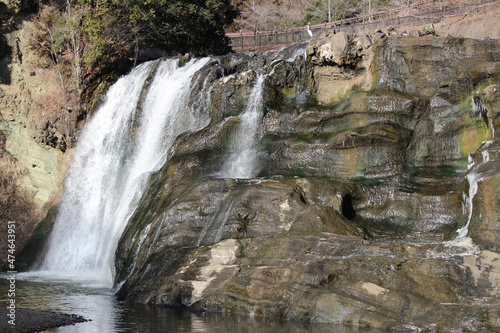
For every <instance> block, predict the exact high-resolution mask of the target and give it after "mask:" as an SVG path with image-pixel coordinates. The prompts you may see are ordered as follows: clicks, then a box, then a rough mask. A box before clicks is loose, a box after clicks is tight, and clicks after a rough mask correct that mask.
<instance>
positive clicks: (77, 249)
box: [39, 58, 209, 285]
mask: <svg viewBox="0 0 500 333" xmlns="http://www.w3.org/2000/svg"><path fill="white" fill-rule="evenodd" d="M208 61H209V59H208V58H205V59H199V60H192V61H190V62H189V63H187V64H185V65H184V66H183V67H179V64H178V60H174V59H169V60H164V61H159V62H151V63H146V64H143V65H141V66H138V67H137V68H135V69H134V70H133V71H132V72H131V73H130V74H129V75H127V76H125V77H123V78H121V79H120V80H118V81H117V82H116V83H115V84H114V85H113V86H112V87H111V88H110V90H109V92H108V93H107V96H106V100H105V102H104V104H103V105H102V107H100V108H99V110H97V112H96V113H95V115H94V116H93V118H92V120H91V121H90V122H89V123H88V124H87V126H86V127H85V130H84V131H83V132H82V134H81V136H80V139H79V143H78V146H77V149H76V153H75V157H74V161H73V164H72V166H71V168H70V172H69V175H68V177H67V179H66V181H65V186H64V187H65V190H64V197H63V200H62V202H61V204H60V207H59V211H58V216H57V218H56V221H55V223H54V229H53V230H52V232H51V235H50V238H49V241H48V247H47V249H46V252H45V257H44V259H43V261H42V262H41V265H40V268H39V271H49V272H50V274H49V275H53V276H68V277H70V278H75V277H77V278H79V279H83V280H95V281H98V282H99V283H102V284H105V285H111V284H112V282H113V273H114V253H115V250H116V247H117V243H118V240H119V238H120V236H121V233H122V231H123V229H124V228H125V226H126V224H127V221H128V220H129V218H130V216H131V215H132V214H133V212H134V210H135V209H136V207H137V205H138V202H139V200H140V198H141V196H142V194H143V193H144V191H145V182H146V180H147V178H148V175H149V174H150V173H151V172H154V171H156V170H158V169H159V168H160V167H161V166H162V165H163V164H164V163H165V161H166V159H167V152H168V150H169V148H170V147H171V146H172V144H173V142H174V140H175V138H176V137H177V136H178V135H179V134H181V133H184V132H187V131H192V130H196V129H199V128H201V127H203V126H205V125H206V124H207V123H208V121H209V119H208V115H207V116H206V117H200V115H199V113H197V112H196V110H194V109H193V108H192V107H190V105H189V103H188V101H189V96H190V93H191V89H190V87H191V84H192V79H193V77H194V74H195V73H196V72H197V71H198V70H199V69H200V68H201V67H202V66H204V65H205V64H206V63H207V62H208ZM155 68H156V72H155V73H154V79H153V80H152V82H151V83H150V85H149V86H148V87H147V94H146V97H145V99H144V102H143V103H141V102H140V100H141V95H142V92H143V88H144V87H145V83H146V80H147V78H148V76H150V74H151V73H152V72H153V70H155Z"/></svg>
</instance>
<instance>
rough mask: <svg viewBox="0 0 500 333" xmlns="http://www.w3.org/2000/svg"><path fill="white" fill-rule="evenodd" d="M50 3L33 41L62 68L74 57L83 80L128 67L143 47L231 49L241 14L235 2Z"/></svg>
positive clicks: (98, 0)
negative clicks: (232, 28)
mask: <svg viewBox="0 0 500 333" xmlns="http://www.w3.org/2000/svg"><path fill="white" fill-rule="evenodd" d="M41 3H43V2H41ZM50 4H51V5H42V6H41V9H40V13H39V26H40V29H39V32H38V34H37V36H34V38H33V40H34V42H33V44H36V46H37V47H39V48H40V49H41V50H42V52H47V53H48V54H49V55H50V57H51V58H52V59H53V60H54V63H56V64H59V69H60V70H61V71H64V70H65V69H64V68H63V66H62V63H61V61H62V60H63V58H64V59H65V60H64V61H67V59H69V58H72V59H73V60H72V61H71V64H67V66H69V67H71V70H72V71H73V76H74V77H75V80H76V81H77V82H84V81H85V80H92V79H93V78H96V77H98V76H99V75H101V74H102V73H107V72H112V71H120V70H127V69H128V68H129V67H130V65H131V64H133V63H134V62H132V61H130V60H131V59H137V56H138V54H139V53H140V50H141V49H160V50H162V51H163V53H166V54H177V53H187V52H190V53H192V54H194V55H206V54H222V53H227V52H229V51H230V48H229V46H228V42H229V41H228V39H227V38H226V36H225V30H224V29H225V28H226V27H227V26H228V25H229V24H231V22H232V20H233V18H234V17H235V16H236V11H235V10H234V8H233V7H232V6H231V5H230V0H183V1H180V0H178V1H170V0H145V1H144V0H51V1H50ZM65 66H66V65H65ZM79 84H80V83H78V84H77V85H79Z"/></svg>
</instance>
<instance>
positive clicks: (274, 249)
mask: <svg viewBox="0 0 500 333" xmlns="http://www.w3.org/2000/svg"><path fill="white" fill-rule="evenodd" d="M339 40H340V42H342V43H340V42H339ZM332 43H333V44H332ZM328 45H330V46H328ZM498 48H499V45H498V42H496V41H478V40H467V39H460V38H439V37H433V36H425V37H419V38H412V37H404V38H403V37H385V36H383V35H374V36H361V37H360V36H348V35H338V36H324V37H319V38H318V39H317V40H312V41H311V43H310V44H309V46H308V47H307V49H306V50H305V51H304V48H302V49H301V48H298V47H297V48H295V49H294V48H291V49H287V50H283V51H280V52H282V53H281V54H279V53H273V52H270V53H266V54H262V55H256V54H246V55H235V56H234V57H232V58H221V59H220V60H219V61H218V62H214V63H212V64H211V66H212V67H211V68H210V69H207V72H210V73H219V74H217V75H213V76H212V79H211V80H213V82H214V88H213V89H212V90H211V97H210V98H211V101H212V104H211V105H212V109H211V117H212V118H211V122H210V125H209V126H208V127H207V128H205V129H202V130H200V131H198V132H196V133H188V134H185V135H182V136H181V137H179V138H178V140H177V143H176V145H175V147H174V148H173V149H172V150H171V152H170V153H171V156H172V158H171V159H170V160H169V162H168V163H167V164H166V165H165V166H164V167H163V168H162V170H160V171H159V172H158V173H156V174H155V175H152V177H151V178H150V187H149V191H148V193H147V195H146V196H145V198H144V199H143V200H142V203H141V205H140V208H139V210H138V211H137V212H136V214H135V216H134V217H133V219H132V221H131V223H129V225H128V226H127V228H126V230H125V232H124V234H123V236H122V239H121V241H120V244H119V247H118V250H117V265H116V266H117V273H118V275H117V278H116V281H117V283H123V285H121V289H120V291H119V292H118V295H119V297H120V298H123V299H127V300H130V301H134V302H143V303H155V304H166V305H170V306H187V307H192V308H199V309H204V310H209V311H227V312H237V313H248V314H255V315H264V316H276V317H280V318H285V319H289V320H305V321H313V322H322V323H324V322H329V323H342V324H352V325H361V326H372V327H380V328H386V329H427V330H430V331H433V330H437V331H439V330H443V331H450V330H451V331H453V330H459V329H470V330H483V331H488V330H498V329H499V327H500V326H499V322H498V318H500V313H499V311H498V301H499V300H498V291H500V280H499V279H498V276H499V275H498V274H499V272H500V271H499V270H500V267H499V265H500V257H499V254H498V251H499V243H498V239H499V234H500V233H499V230H500V228H499V214H498V200H499V198H500V196H499V192H498V189H499V187H498V174H499V173H498V171H499V170H500V169H499V165H498V160H497V157H498V154H497V143H496V141H495V139H496V135H497V134H496V133H497V132H498V131H497V126H498V121H497V119H498V114H499V112H500V109H499V108H498V96H499V93H500V92H499V90H498V89H497V88H498V82H499V80H500V71H499V68H498V66H497V65H496V64H498V62H499V61H500V58H499V56H498V54H499V53H498ZM304 52H305V54H306V57H307V60H305V62H304ZM259 72H260V73H266V74H268V75H267V76H266V77H265V85H264V92H263V96H264V105H263V110H262V129H261V133H260V135H261V136H260V138H261V139H260V140H259V150H258V151H259V153H258V160H259V164H260V169H259V171H258V174H257V177H256V178H251V179H231V178H222V176H221V174H220V170H221V164H222V163H221V161H224V160H226V159H227V158H228V156H229V154H230V152H231V150H232V149H234V142H232V140H233V138H234V135H235V132H236V130H237V128H238V126H239V124H240V122H241V115H242V112H243V111H244V107H245V103H246V100H247V99H248V94H249V93H250V91H251V87H252V86H253V84H254V83H255V81H256V78H257V76H258V75H259V74H258V73H259ZM338 73H341V75H338ZM483 141H488V142H490V143H489V144H482V143H481V142H483ZM480 147H481V148H480ZM478 149H479V150H478ZM476 150H477V152H476V153H474V154H472V155H471V156H472V157H471V158H472V159H473V160H474V161H475V162H474V163H472V164H471V163H470V161H468V156H469V154H471V153H473V152H474V151H476ZM468 175H476V176H474V177H472V176H468ZM476 185H477V191H476V192H475V193H474V194H473V195H472V192H470V191H469V188H471V186H472V187H474V186H476ZM468 197H471V198H472V199H471V200H469V201H470V202H472V204H470V203H468V202H469V201H468V199H467V198H468ZM463 228H468V229H467V231H470V233H469V236H470V237H472V239H473V242H474V243H473V244H472V243H470V239H469V238H465V239H462V240H461V241H456V240H454V241H453V239H454V238H455V237H456V236H457V234H459V233H460V230H464V229H463ZM457 313H459V314H460V315H459V316H457V315H456V314H457Z"/></svg>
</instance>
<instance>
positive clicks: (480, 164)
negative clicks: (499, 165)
mask: <svg viewBox="0 0 500 333" xmlns="http://www.w3.org/2000/svg"><path fill="white" fill-rule="evenodd" d="M494 142H495V141H493V140H492V141H486V142H483V144H482V145H481V147H480V148H479V149H478V151H477V152H476V153H478V152H480V156H479V157H478V159H479V160H475V159H474V157H473V156H472V155H473V154H474V153H473V154H471V156H469V168H468V172H467V176H466V179H467V182H468V184H469V190H468V192H467V193H463V213H464V214H467V216H468V217H467V223H466V224H465V226H463V227H462V228H460V229H458V230H457V233H458V235H457V236H456V238H455V239H457V240H458V239H463V238H465V237H467V235H468V233H469V226H470V223H471V220H472V213H473V201H474V196H475V195H476V193H477V190H478V184H479V182H480V181H481V180H482V179H483V178H484V177H486V176H488V175H489V174H490V173H491V172H492V170H495V169H494V168H491V167H485V166H486V164H488V163H490V155H489V151H488V149H489V148H490V146H491V145H492V144H493V143H494Z"/></svg>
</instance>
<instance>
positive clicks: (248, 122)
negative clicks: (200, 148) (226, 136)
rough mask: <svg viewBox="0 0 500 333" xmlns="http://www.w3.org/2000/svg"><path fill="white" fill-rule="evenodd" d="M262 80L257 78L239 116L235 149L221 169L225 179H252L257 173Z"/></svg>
mask: <svg viewBox="0 0 500 333" xmlns="http://www.w3.org/2000/svg"><path fill="white" fill-rule="evenodd" d="M264 78H265V75H263V74H259V76H258V77H257V81H256V83H255V84H254V86H253V88H252V90H251V92H250V97H249V99H248V103H247V106H246V108H245V110H244V111H243V113H242V114H241V116H240V124H239V127H238V132H237V134H236V138H235V145H236V147H235V149H234V151H233V152H232V153H231V155H230V156H229V158H228V159H227V161H226V162H225V163H224V166H223V168H222V176H223V177H225V178H252V177H255V176H257V174H258V172H259V165H258V158H257V157H258V156H257V153H258V149H257V144H258V142H259V140H260V133H261V122H262V116H263V114H262V109H263V107H264V96H263V95H264Z"/></svg>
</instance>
